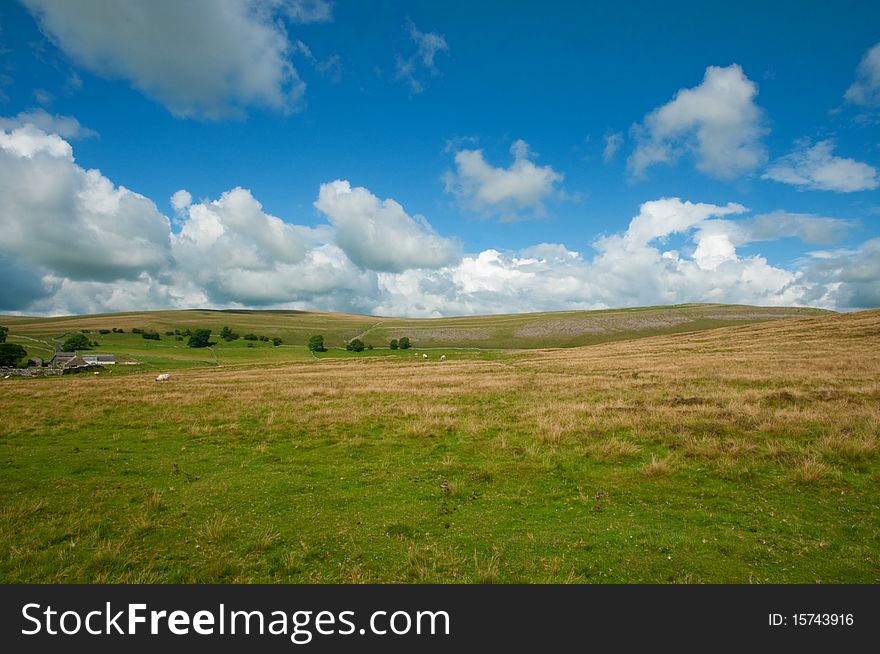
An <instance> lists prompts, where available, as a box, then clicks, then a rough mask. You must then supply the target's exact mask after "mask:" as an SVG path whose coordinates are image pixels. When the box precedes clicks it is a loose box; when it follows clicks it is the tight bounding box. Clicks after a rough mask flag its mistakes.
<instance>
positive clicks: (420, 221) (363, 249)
mask: <svg viewBox="0 0 880 654" xmlns="http://www.w3.org/2000/svg"><path fill="white" fill-rule="evenodd" d="M315 206H316V207H317V208H318V209H319V210H320V211H322V212H323V213H324V214H325V215H326V216H327V218H329V220H330V222H331V223H332V224H333V226H334V227H335V228H336V235H335V240H336V243H337V244H338V245H339V247H341V248H342V250H343V251H344V252H345V253H346V254H347V255H348V257H349V259H351V260H352V261H353V262H354V263H355V264H357V265H358V266H360V267H362V268H369V269H371V270H377V271H384V272H401V271H403V270H408V269H410V268H439V267H440V266H444V265H447V264H449V263H452V262H453V261H455V260H456V259H457V258H458V246H457V244H456V243H455V242H454V241H452V240H450V239H447V238H443V237H442V236H439V235H437V234H436V233H435V232H434V230H433V228H432V227H431V225H430V224H429V223H428V221H427V220H425V218H424V217H422V216H415V217H411V216H409V215H408V214H407V213H406V211H404V209H403V207H402V206H400V204H398V203H397V202H395V201H394V200H392V199H390V198H389V199H387V200H380V199H379V198H377V197H376V196H375V195H373V194H372V193H370V191H368V190H367V189H365V188H363V187H356V188H352V187H351V184H349V183H348V182H347V181H344V180H336V181H335V182H330V183H329V184H322V185H321V190H320V193H319V194H318V200H317V201H316V202H315Z"/></svg>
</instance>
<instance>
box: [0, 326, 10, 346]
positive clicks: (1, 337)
mask: <svg viewBox="0 0 880 654" xmlns="http://www.w3.org/2000/svg"><path fill="white" fill-rule="evenodd" d="M8 334H9V327H3V326H2V325H0V343H5V342H6V336H7V335H8Z"/></svg>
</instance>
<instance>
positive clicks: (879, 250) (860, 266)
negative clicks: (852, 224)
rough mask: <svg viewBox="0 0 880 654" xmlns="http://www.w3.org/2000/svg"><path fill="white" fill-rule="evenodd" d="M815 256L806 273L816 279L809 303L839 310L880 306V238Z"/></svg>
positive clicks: (807, 276) (815, 253)
mask: <svg viewBox="0 0 880 654" xmlns="http://www.w3.org/2000/svg"><path fill="white" fill-rule="evenodd" d="M812 255H813V258H812V261H809V262H808V263H807V265H806V266H805V272H804V275H805V277H806V279H808V280H809V281H810V282H812V294H811V295H810V296H808V297H807V301H808V302H814V303H816V304H817V305H821V306H828V307H834V308H839V309H872V308H877V307H880V238H874V239H871V240H869V241H865V242H864V243H862V244H861V245H859V246H858V247H855V248H845V249H838V250H831V251H824V252H814V253H812Z"/></svg>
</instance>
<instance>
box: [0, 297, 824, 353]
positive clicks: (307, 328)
mask: <svg viewBox="0 0 880 654" xmlns="http://www.w3.org/2000/svg"><path fill="white" fill-rule="evenodd" d="M827 313H828V312H825V311H822V310H819V309H800V308H787V307H752V306H745V305H726V304H687V305H677V306H667V307H642V308H636V309H608V310H604V311H562V312H555V313H524V314H513V315H492V316H466V317H461V318H431V319H416V318H412V319H401V318H380V317H376V316H362V315H347V314H334V313H313V312H308V311H248V310H240V311H239V310H230V311H208V310H192V311H150V312H139V313H115V314H107V315H94V316H65V317H60V318H30V317H23V316H0V324H2V325H7V326H9V327H10V329H11V330H12V332H13V333H14V334H16V335H19V336H23V337H29V338H37V339H41V340H50V341H51V340H52V339H55V341H56V342H57V343H60V340H61V338H62V337H63V336H64V334H67V333H73V332H78V331H80V330H82V329H88V330H91V331H92V332H95V331H97V330H99V329H112V328H114V327H116V328H119V329H124V330H125V331H126V332H129V334H130V332H131V329H132V328H133V327H138V328H141V329H152V330H155V331H158V332H159V333H160V334H162V335H163V340H167V339H165V336H164V334H165V332H166V331H169V330H171V331H173V330H175V329H177V330H183V329H187V328H189V329H194V328H196V327H209V328H212V329H213V330H214V334H215V336H216V335H217V334H218V333H219V332H220V329H221V328H222V327H223V326H224V325H229V326H230V327H232V328H233V329H234V330H235V331H236V332H238V333H240V334H246V333H248V332H253V333H255V334H264V335H266V336H269V337H270V338H271V337H276V336H277V337H279V338H281V339H283V341H284V343H285V344H287V345H297V346H305V345H306V343H307V342H308V339H309V337H310V336H312V335H313V334H322V335H323V336H324V339H325V342H326V344H327V345H328V346H329V347H338V346H344V345H345V343H346V342H347V341H349V340H350V339H352V338H355V337H357V338H360V339H361V340H362V341H363V342H364V343H365V344H367V345H373V346H375V347H386V346H387V345H388V341H390V340H391V339H392V338H400V337H401V336H409V338H410V340H411V341H412V342H413V345H414V346H417V347H423V348H438V347H441V348H450V347H454V348H480V349H511V348H540V347H571V346H576V345H592V344H595V343H603V342H608V341H616V340H623V339H630V338H636V337H645V336H657V335H662V334H672V333H681V332H690V331H698V330H702V329H711V328H715V327H723V326H727V325H731V324H746V323H754V322H761V321H766V320H776V319H780V318H801V317H806V316H817V315H824V314H827ZM93 335H94V336H95V337H96V338H97V339H98V341H99V342H101V343H102V345H105V346H107V347H111V348H112V347H113V346H115V345H125V346H126V347H130V346H132V345H138V340H140V341H142V340H143V339H139V337H137V336H136V337H135V338H134V339H130V338H128V339H126V338H125V337H124V336H123V335H118V334H109V335H106V336H98V335H97V334H93ZM25 340H26V339H25ZM215 340H216V339H215ZM33 344H34V345H36V343H33ZM163 344H164V343H163ZM44 345H45V344H44ZM139 345H143V343H140V344H139ZM153 345H155V343H154V344H153Z"/></svg>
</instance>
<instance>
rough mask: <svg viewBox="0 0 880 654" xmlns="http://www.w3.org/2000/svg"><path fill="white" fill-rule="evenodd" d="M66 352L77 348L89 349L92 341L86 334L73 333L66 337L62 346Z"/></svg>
mask: <svg viewBox="0 0 880 654" xmlns="http://www.w3.org/2000/svg"><path fill="white" fill-rule="evenodd" d="M61 347H62V349H63V350H65V351H66V352H75V351H76V350H88V349H90V348H91V347H92V342H91V341H90V340H89V337H88V336H86V335H85V334H72V335H70V336H68V337H67V338H66V339H64V344H63V345H62V346H61Z"/></svg>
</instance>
